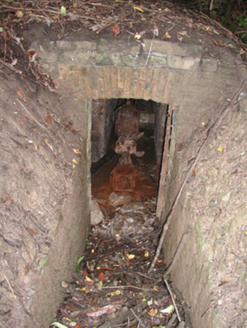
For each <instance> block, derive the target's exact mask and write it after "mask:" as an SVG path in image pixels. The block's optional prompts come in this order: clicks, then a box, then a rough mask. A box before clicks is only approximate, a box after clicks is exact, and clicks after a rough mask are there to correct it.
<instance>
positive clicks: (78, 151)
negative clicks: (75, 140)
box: [73, 148, 81, 154]
mask: <svg viewBox="0 0 247 328" xmlns="http://www.w3.org/2000/svg"><path fill="white" fill-rule="evenodd" d="M73 152H74V153H76V154H80V153H81V151H80V149H75V148H73Z"/></svg>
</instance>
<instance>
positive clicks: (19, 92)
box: [17, 89, 27, 102]
mask: <svg viewBox="0 0 247 328" xmlns="http://www.w3.org/2000/svg"><path fill="white" fill-rule="evenodd" d="M17 94H18V96H20V97H21V99H22V100H23V101H24V102H27V99H26V97H25V96H24V94H23V92H22V91H21V90H20V89H17Z"/></svg>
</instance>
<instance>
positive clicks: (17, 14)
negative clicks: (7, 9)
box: [15, 10, 23, 18]
mask: <svg viewBox="0 0 247 328" xmlns="http://www.w3.org/2000/svg"><path fill="white" fill-rule="evenodd" d="M15 15H16V16H17V17H18V18H22V17H23V12H22V11H21V10H16V12H15Z"/></svg>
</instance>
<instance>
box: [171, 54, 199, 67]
mask: <svg viewBox="0 0 247 328" xmlns="http://www.w3.org/2000/svg"><path fill="white" fill-rule="evenodd" d="M167 65H168V67H169V68H173V69H182V70H195V69H197V68H198V67H199V65H200V58H195V57H182V56H173V55H169V56H167Z"/></svg>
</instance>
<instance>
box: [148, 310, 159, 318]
mask: <svg viewBox="0 0 247 328" xmlns="http://www.w3.org/2000/svg"><path fill="white" fill-rule="evenodd" d="M156 314H157V309H153V308H152V309H150V310H149V311H148V315H150V317H154V316H155V315H156Z"/></svg>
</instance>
